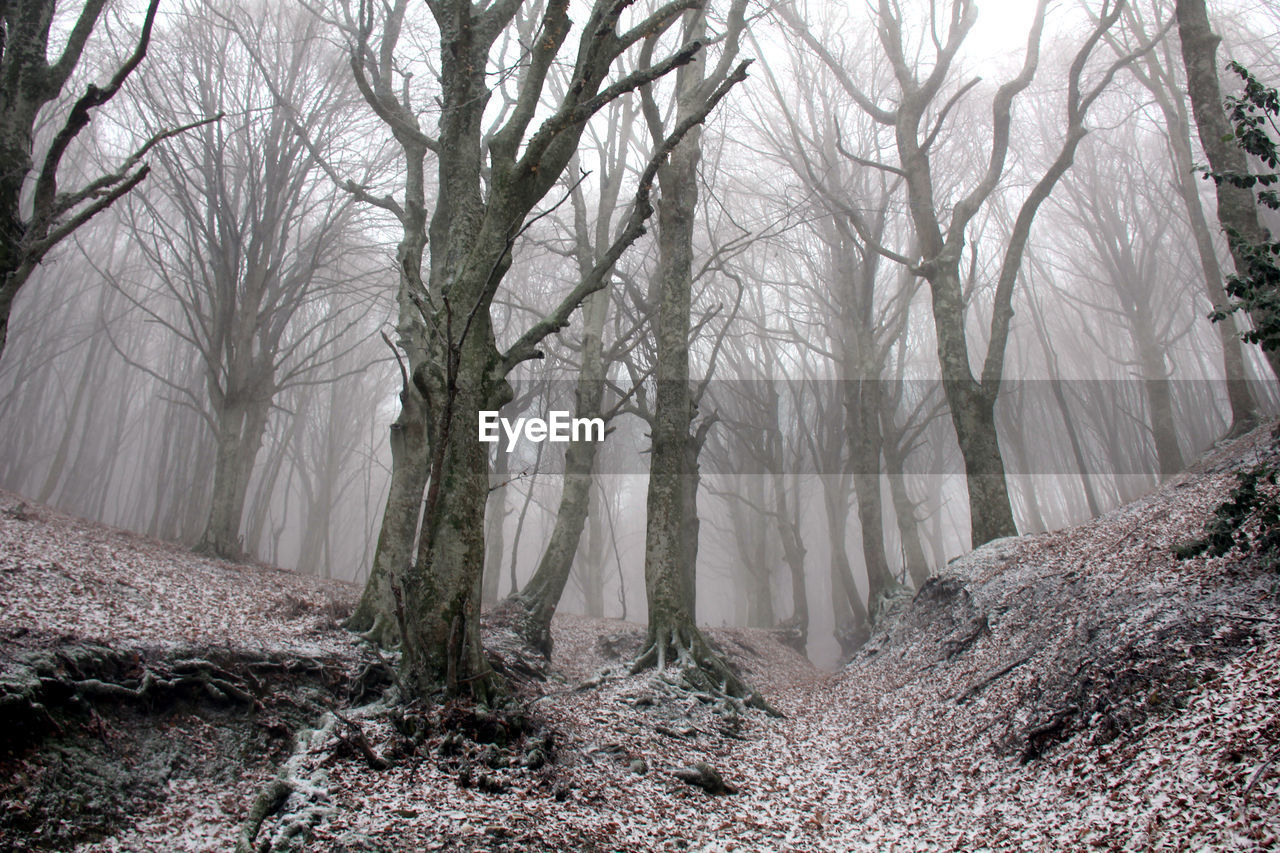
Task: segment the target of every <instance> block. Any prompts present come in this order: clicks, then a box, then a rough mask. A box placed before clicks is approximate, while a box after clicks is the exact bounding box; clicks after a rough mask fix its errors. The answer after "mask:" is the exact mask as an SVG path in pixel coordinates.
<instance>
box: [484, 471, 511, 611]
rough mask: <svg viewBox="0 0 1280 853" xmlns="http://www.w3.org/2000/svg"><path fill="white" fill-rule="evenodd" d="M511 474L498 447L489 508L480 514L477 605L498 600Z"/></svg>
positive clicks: (487, 605) (491, 478)
mask: <svg viewBox="0 0 1280 853" xmlns="http://www.w3.org/2000/svg"><path fill="white" fill-rule="evenodd" d="M510 471H511V455H510V454H509V453H507V451H506V449H505V448H503V447H501V446H499V447H498V453H497V456H496V457H495V459H494V463H493V475H492V476H491V477H490V480H491V481H492V482H491V483H490V484H489V505H488V508H487V509H486V510H485V514H484V581H483V583H482V584H481V587H480V590H481V592H480V602H481V604H482V605H483V606H485V607H490V606H492V605H494V604H496V603H497V601H498V586H499V585H500V584H501V582H502V555H503V553H504V552H505V549H506V540H507V536H506V532H507V524H506V522H507V478H508V476H509V473H510Z"/></svg>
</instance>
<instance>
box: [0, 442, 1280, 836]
mask: <svg viewBox="0 0 1280 853" xmlns="http://www.w3.org/2000/svg"><path fill="white" fill-rule="evenodd" d="M1274 452H1275V451H1274V447H1273V441H1272V439H1271V438H1270V432H1269V428H1268V429H1264V430H1259V431H1256V432H1255V433H1253V434H1251V435H1250V436H1248V437H1246V438H1245V439H1243V440H1241V441H1240V442H1237V443H1235V444H1233V445H1232V446H1230V447H1228V448H1225V449H1222V450H1219V451H1217V452H1215V453H1214V454H1211V455H1210V456H1209V457H1208V458H1206V459H1205V460H1203V461H1202V462H1201V463H1200V464H1199V465H1197V466H1196V467H1195V468H1194V469H1193V470H1192V471H1190V472H1188V473H1187V474H1185V475H1183V476H1181V477H1179V478H1177V479H1176V480H1174V481H1172V482H1169V483H1167V484H1166V485H1165V486H1163V487H1162V488H1161V489H1159V490H1158V491H1156V492H1154V493H1152V494H1151V495H1148V496H1147V497H1145V498H1143V499H1141V500H1139V501H1137V502H1135V503H1133V504H1131V505H1129V506H1126V507H1123V508H1121V509H1119V510H1116V511H1115V512H1112V513H1109V514H1107V515H1106V516H1104V517H1102V518H1099V519H1096V520H1094V521H1093V522H1090V523H1088V524H1085V525H1082V526H1079V527H1076V528H1072V529H1069V530H1064V531H1058V532H1055V533H1049V534H1043V535H1038V536H1029V537H1021V538H1018V539H1012V540H1003V541H1000V542H996V543H992V544H990V545H988V546H987V547H985V548H982V549H979V550H978V551H976V552H974V553H973V554H970V555H968V556H966V557H964V558H961V559H960V560H957V561H954V562H953V563H952V564H951V565H950V566H948V567H946V568H945V569H944V570H943V571H942V572H940V573H939V575H938V576H937V577H935V578H934V579H932V580H931V581H930V582H929V583H928V584H927V585H926V586H925V588H924V589H922V590H921V591H920V593H919V594H917V595H916V596H915V597H914V599H912V600H911V601H910V602H909V603H908V604H906V605H905V606H904V607H903V609H902V610H901V611H900V612H899V613H897V614H896V615H895V616H894V617H893V618H892V619H891V620H890V621H889V622H888V624H887V627H886V628H885V629H884V630H882V631H881V632H880V633H879V634H877V635H876V636H874V637H873V638H872V640H871V642H870V643H869V644H868V646H867V647H866V648H865V649H864V650H863V651H862V652H861V653H860V654H859V656H858V657H857V658H856V659H855V660H854V661H853V662H852V663H851V664H850V665H849V666H848V667H846V668H845V669H844V670H842V671H841V672H839V673H837V674H835V675H826V674H821V673H818V672H816V671H814V670H813V669H812V668H811V667H809V666H808V664H807V663H806V662H805V661H803V660H802V659H801V658H799V657H798V656H797V655H795V653H794V652H791V651H790V650H789V649H787V648H786V647H785V646H784V645H783V644H781V643H780V642H778V641H777V640H776V638H774V637H772V636H771V635H770V634H769V633H768V632H764V631H745V630H719V631H713V632H712V633H713V635H714V637H715V639H716V641H717V642H718V643H719V645H720V646H721V648H722V649H723V650H724V651H725V653H726V654H727V655H729V657H730V658H731V659H732V660H733V661H734V662H735V664H736V665H737V666H739V667H740V668H741V669H742V670H743V671H744V673H745V674H746V675H747V676H748V678H749V679H751V681H752V682H753V683H754V684H755V685H756V686H758V687H759V688H761V689H762V690H764V691H765V692H766V693H767V694H768V696H769V698H770V700H771V701H772V702H773V704H774V705H775V706H777V707H778V708H780V709H781V710H782V711H783V712H784V713H785V714H786V717H785V718H782V719H778V718H770V717H766V716H764V715H763V714H760V713H759V712H754V711H753V712H743V711H741V709H739V708H736V707H734V706H733V705H731V704H729V703H726V702H725V701H723V700H720V699H717V698H716V697H713V696H708V695H697V694H690V693H688V692H686V691H682V690H681V689H679V687H678V686H677V683H678V680H679V679H678V673H674V672H669V673H666V674H665V675H666V677H657V676H654V675H653V674H642V675H638V676H629V675H626V674H625V672H626V667H625V664H626V661H627V660H628V659H629V657H630V655H632V654H634V651H635V650H636V648H637V647H638V645H639V642H640V636H641V630H642V629H641V628H640V627H639V626H635V625H629V624H626V623H619V622H613V621H608V620H591V619H584V618H576V617H566V618H559V619H558V620H557V623H556V625H555V626H554V633H555V639H556V655H555V659H554V661H553V677H552V678H551V679H550V680H548V681H546V682H537V683H529V684H524V685H522V686H521V688H520V696H521V699H522V703H521V704H519V705H512V706H511V707H510V708H507V709H495V710H493V711H490V710H486V709H475V708H468V707H465V706H460V705H456V704H455V705H447V706H444V707H443V708H425V707H409V708H400V709H393V710H388V707H387V706H386V705H384V704H381V703H380V702H378V701H377V700H378V696H380V695H381V691H382V690H383V689H384V688H386V686H387V682H388V676H387V674H386V672H385V668H383V667H382V666H381V662H380V661H379V660H378V659H377V658H376V657H375V656H373V654H372V653H371V652H370V651H368V650H367V649H366V648H364V647H362V646H361V644H359V643H357V642H356V641H355V640H353V639H352V638H351V637H350V636H349V635H347V634H345V632H342V631H341V630H340V629H338V628H337V627H336V624H335V622H334V618H335V617H336V616H337V615H340V613H341V611H342V608H343V607H344V606H349V600H350V596H351V594H352V592H353V590H351V588H349V587H345V586H343V585H336V584H321V583H318V582H315V581H312V580H309V579H306V578H301V577H299V576H296V575H291V574H290V573H280V572H277V571H276V570H271V569H266V568H255V567H236V566H230V565H228V564H224V563H217V562H215V561H206V560H201V559H200V558H196V557H192V556H191V555H190V554H185V553H183V552H181V551H177V550H175V549H171V548H169V547H168V546H163V545H161V544H160V543H154V542H151V541H149V540H142V539H139V538H138V537H132V536H130V535H129V534H123V533H119V532H116V531H110V530H107V529H106V528H100V527H98V526H96V525H86V524H84V523H83V522H76V521H74V520H72V519H66V518H65V517H62V516H59V515H58V514H56V513H53V512H51V511H47V510H44V509H37V510H36V511H35V514H34V517H31V516H28V517H27V518H26V520H23V519H22V518H14V517H9V516H0V596H3V598H4V601H5V602H6V607H5V610H4V613H3V615H0V640H2V641H3V644H2V645H0V652H2V653H3V659H4V681H3V683H2V684H0V687H3V691H0V692H3V695H2V696H0V699H3V700H4V704H2V705H0V707H3V708H4V709H6V710H5V713H6V714H7V715H9V717H10V723H12V722H13V721H14V720H17V721H18V722H20V723H21V724H22V725H23V726H25V729H24V731H26V732H27V737H26V739H25V740H22V741H21V742H15V741H13V740H12V739H10V740H9V741H7V744H8V746H7V749H8V753H7V754H6V755H5V756H4V757H3V760H0V792H2V793H3V796H4V806H3V808H4V811H3V812H0V833H3V834H0V846H3V844H4V843H7V844H9V845H10V846H12V847H15V848H17V849H25V848H33V849H73V848H74V849H79V850H85V851H88V850H157V851H159V850H226V849H230V848H231V847H233V846H234V843H235V838H236V835H237V833H238V832H240V831H241V828H242V827H244V826H245V825H246V820H247V819H248V818H249V816H250V811H251V807H252V806H255V805H258V804H263V805H264V808H263V809H262V811H264V812H266V816H265V820H264V821H263V822H262V824H261V827H260V828H259V827H258V826H257V825H256V823H255V825H254V827H253V829H254V831H253V833H252V834H253V835H254V837H255V843H254V844H255V849H276V850H317V851H357V850H359V851H398V850H418V849H422V850H456V851H464V850H465V851H471V850H485V851H513V853H514V851H544V850H546V851H549V850H557V851H597V850H598V851H620V850H621V851H644V850H672V851H677V850H680V851H684V850H700V851H708V853H710V851H730V850H736V851H755V850H771V851H772V850H776V851H818V850H827V851H844V850H893V849H900V850H926V849H937V850H951V849H964V850H978V849H999V850H1034V849H1052V850H1056V849H1080V848H1087V847H1099V848H1103V849H1117V850H1120V849H1134V850H1149V849H1168V850H1185V849H1205V848H1209V849H1244V850H1256V849H1272V848H1276V847H1280V798H1278V797H1277V794H1280V762H1278V761H1277V757H1278V756H1280V613H1277V610H1278V608H1277V575H1276V574H1275V573H1274V571H1273V570H1271V569H1270V568H1268V567H1267V566H1266V565H1264V564H1263V561H1261V560H1259V559H1256V558H1254V557H1244V558H1242V557H1241V556H1240V555H1239V554H1231V555H1228V556H1227V557H1223V558H1217V559H1206V558H1196V559H1193V560H1187V561H1181V560H1178V559H1177V558H1175V557H1174V555H1173V553H1172V549H1173V547H1174V546H1175V545H1176V544H1178V543H1180V542H1183V541H1185V540H1186V539H1189V538H1191V537H1193V536H1195V535H1197V534H1198V533H1199V532H1200V531H1201V529H1202V528H1203V525H1204V523H1205V521H1206V520H1207V519H1208V517H1209V515H1210V514H1211V511H1212V508H1213V507H1214V506H1215V505H1216V504H1217V503H1218V502H1219V501H1220V500H1221V498H1222V497H1223V495H1224V494H1225V493H1226V491H1227V490H1228V489H1229V488H1230V486H1231V485H1232V483H1233V480H1234V477H1233V472H1234V470H1236V469H1237V468H1239V467H1241V466H1243V465H1247V464H1250V463H1252V462H1253V461H1255V460H1256V459H1257V458H1259V457H1260V456H1265V455H1270V454H1273V453H1274ZM16 500H17V499H16V497H13V496H7V495H4V496H0V505H3V506H5V507H10V508H11V507H12V506H13V505H14V504H15V503H16ZM10 515H13V514H10ZM16 515H18V516H22V515H24V514H23V513H17V514H16ZM117 599H119V600H118V601H117ZM343 602H347V604H346V605H344V603H343ZM85 649H89V650H90V651H85ZM95 650H96V651H95ZM104 650H109V651H104ZM130 656H132V657H130ZM192 660H196V661H199V662H202V663H205V664H208V666H206V667H205V668H203V669H202V668H200V667H199V666H196V667H195V668H194V669H192V665H191V664H190V661H192ZM95 661H96V663H95ZM104 661H106V662H107V663H104ZM184 661H186V663H183V662H184ZM290 661H294V662H295V664H296V662H305V665H295V666H294V670H295V671H294V672H293V673H292V675H291V676H290V677H289V678H285V677H284V676H285V673H284V669H285V668H286V666H288V665H289V663H288V662H290ZM42 666H43V667H44V669H43V670H42V669H41V667H42ZM95 666H96V667H97V671H96V674H93V673H89V672H80V671H78V668H86V669H92V668H93V667H95ZM183 666H186V667H187V669H185V670H184V669H183V668H182V667H183ZM69 670H75V671H74V672H71V673H70V675H69V674H68V671H69ZM146 672H153V673H158V675H155V676H154V677H153V678H152V681H151V682H150V683H151V684H153V685H155V684H162V683H163V684H169V685H171V689H172V695H169V694H165V696H164V701H160V698H161V697H160V694H158V693H151V694H148V699H147V701H146V702H141V701H134V700H135V699H136V698H139V697H138V696H136V695H135V694H139V695H140V693H141V691H142V687H143V686H144V684H145V683H146V682H145V679H146ZM184 672H194V673H196V674H197V675H198V676H200V677H199V678H195V679H194V680H191V678H190V677H189V676H184V675H183V673H184ZM33 673H34V675H33ZM255 673H256V675H255ZM307 673H310V675H308V674H307ZM184 677H187V678H188V680H187V681H185V682H184V681H183V680H182V679H183V678H184ZM33 679H34V682H33ZM273 679H274V680H273ZM91 682H98V683H110V684H112V685H114V686H121V685H124V686H126V687H128V688H129V689H130V690H133V691H134V693H132V694H129V695H125V696H122V695H121V694H119V693H118V692H115V693H112V691H110V690H99V689H97V688H92V689H90V688H88V687H85V686H84V685H86V684H90V683H91ZM33 683H34V684H35V685H36V686H35V687H34V688H32V687H31V685H32V684H33ZM24 684H25V685H27V689H28V692H27V693H26V694H23V693H22V692H21V690H19V689H18V688H19V687H21V686H22V685H24ZM77 685H79V686H77ZM210 685H212V686H214V690H213V691H212V692H211V691H209V690H208V689H207V688H208V687H209V686H210ZM217 685H222V687H223V688H226V689H221V688H219V687H218V686H217ZM157 689H158V688H157ZM32 690H36V691H43V692H42V693H40V696H41V698H42V704H43V705H44V706H46V707H48V708H50V709H51V714H50V721H49V723H48V724H47V725H43V726H39V725H36V724H35V723H33V722H32V720H33V719H34V718H33V716H32V713H31V712H30V710H29V707H28V706H24V705H22V704H21V703H20V701H19V699H16V698H14V697H19V696H24V695H25V696H26V697H27V698H28V699H29V698H30V696H31V695H32V693H31V691H32ZM59 690H61V691H63V693H61V694H60V693H59V692H58V691H59ZM184 690H185V692H183V691H184ZM67 691H70V692H71V696H70V698H68V696H67V695H64V694H66V692H67ZM236 691H239V692H240V693H242V694H243V695H244V698H246V699H248V700H249V701H237V700H236V695H237V693H236ZM220 694H221V699H219V695H220ZM59 697H61V698H59ZM77 697H78V699H77ZM73 699H74V700H76V701H73ZM55 700H56V701H55ZM77 702H79V704H77ZM82 706H83V707H82ZM327 709H330V710H334V711H337V713H338V714H340V715H341V717H338V716H335V715H334V714H332V713H327ZM19 711H22V712H23V713H19ZM24 714H25V715H24ZM298 728H302V732H301V734H302V737H300V738H299V739H297V740H292V739H291V738H290V737H289V736H287V735H288V734H289V733H290V732H291V731H292V730H294V729H298ZM140 741H145V743H144V744H142V745H141V747H140V746H139V742H140ZM166 744H169V745H170V748H169V749H168V751H166V750H165V745H166ZM174 744H183V746H174ZM91 747H92V748H91ZM130 749H133V750H135V752H134V753H133V754H134V755H136V756H144V757H146V760H145V761H144V760H142V759H141V758H139V759H138V761H137V762H136V763H139V764H145V765H146V767H145V768H141V769H138V770H137V771H136V772H133V773H132V775H129V776H128V778H129V779H130V780H132V783H133V784H134V785H135V787H136V788H137V790H136V791H134V790H133V789H130V792H128V793H127V795H122V796H119V797H116V798H115V800H113V801H112V802H110V803H106V804H105V805H104V804H102V803H98V802H97V801H94V800H93V799H92V797H93V795H92V792H91V791H89V790H88V788H90V787H92V786H89V785H88V784H87V783H86V784H85V785H82V786H81V788H82V789H83V790H80V789H78V790H80V793H79V794H77V797H78V799H79V800H87V801H89V802H90V805H92V806H94V807H95V808H98V812H97V813H100V814H101V815H102V818H101V820H99V821H98V822H97V823H96V824H93V825H90V826H86V825H85V824H84V822H83V821H82V822H80V823H76V822H75V820H74V819H73V818H72V817H71V816H69V815H67V814H62V813H58V812H57V811H56V809H54V807H53V806H52V805H50V802H49V800H50V798H51V794H52V793H55V792H56V791H57V790H58V786H59V785H65V784H68V780H69V779H71V778H72V777H73V776H76V772H75V769H74V767H72V769H71V771H70V772H69V771H68V766H69V764H71V763H74V762H75V761H80V760H84V757H85V755H86V754H88V755H89V759H88V760H89V761H90V763H91V765H92V766H94V767H96V768H98V771H99V775H101V774H102V770H101V765H102V764H103V763H104V762H103V756H109V755H113V754H114V755H117V756H124V755H128V754H129V753H128V750H130ZM139 749H140V751H138V750H139ZM157 756H160V757H164V756H167V758H166V759H165V760H163V761H162V760H160V758H157ZM196 756H202V757H199V758H197V757H196ZM216 756H220V757H219V758H215V757H216ZM95 762H96V763H95ZM166 762H167V763H166ZM124 763H126V764H127V763H128V761H125V762H124ZM699 763H702V764H704V765H706V766H709V767H711V768H714V770H715V771H717V772H718V773H719V775H720V776H721V777H722V780H723V783H724V785H725V786H726V787H727V788H729V789H731V790H732V792H731V793H728V792H726V793H721V794H718V795H712V794H709V793H707V792H706V791H705V790H703V788H702V787H697V786H694V785H691V784H688V783H687V781H685V779H692V778H694V777H695V776H697V775H698V774H694V773H690V772H688V771H689V769H690V768H693V767H695V766H697V765H698V764H699ZM157 765H162V766H160V769H159V770H157V769H156V767H157ZM147 768H150V769H147ZM279 768H283V770H280V769H279ZM278 773H279V774H280V775H278V776H277V774H278ZM79 775H80V776H83V775H84V774H79ZM126 775H127V774H126ZM681 777H685V778H681ZM273 778H277V779H279V780H280V782H281V784H280V785H277V786H275V787H273V785H272V784H271V780H272V779H273ZM707 779H708V777H707V776H706V774H705V772H703V775H702V776H701V779H700V780H701V781H702V782H704V783H706V782H707ZM109 781H110V780H109V779H108V780H104V782H103V784H107V783H109ZM99 787H101V785H99ZM710 787H713V788H714V787H716V786H714V785H711V786H710ZM273 791H274V792H275V793H274V794H272V792H273ZM264 792H265V793H267V794H269V795H270V796H267V797H266V798H265V799H264V798H263V797H262V796H260V795H261V794H263V793H264ZM35 794H41V795H42V796H43V797H44V798H43V799H40V798H38V797H36V798H35V799H33V796H34V795H35ZM32 802H34V803H36V805H35V806H33V805H31V803H32ZM95 804H96V805H95ZM33 809H34V810H33ZM40 809H44V811H43V812H40V813H39V814H37V812H39V810H40ZM37 818H41V819H42V820H43V821H44V823H43V824H38V823H37V822H36V819H37ZM50 820H59V821H63V822H64V824H65V827H64V828H65V832H63V833H62V834H61V835H58V834H56V833H53V832H51V831H50V830H49V826H48V824H49V821H50ZM69 841H70V842H74V844H70V843H68V842H69ZM59 845H62V846H59ZM263 845H265V847H264V846H263Z"/></svg>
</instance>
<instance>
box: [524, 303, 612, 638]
mask: <svg viewBox="0 0 1280 853" xmlns="http://www.w3.org/2000/svg"><path fill="white" fill-rule="evenodd" d="M608 309H609V292H608V290H600V291H597V292H596V293H594V294H592V296H591V298H590V299H589V300H588V301H587V304H586V309H585V311H584V316H583V335H582V356H581V357H582V363H581V367H580V371H579V374H578V384H577V388H576V390H575V392H574V394H575V396H576V398H577V399H576V405H575V410H576V417H579V418H598V417H600V403H601V400H602V399H603V398H604V376H605V364H604V321H605V316H606V314H607V313H608ZM599 447H600V445H599V444H598V443H596V442H593V441H574V442H571V443H570V444H569V447H568V449H567V450H566V451H565V460H564V486H563V490H562V491H561V493H560V506H559V508H558V509H557V510H556V521H555V527H554V528H553V529H552V531H551V539H550V541H548V542H547V547H546V549H545V550H544V551H543V552H542V559H541V560H540V561H539V562H538V568H537V570H536V571H535V572H534V573H533V577H532V578H530V579H529V582H528V583H526V584H525V586H524V589H522V590H521V591H520V594H519V595H518V596H516V597H515V599H514V603H516V604H518V605H519V606H521V607H523V608H524V610H525V618H524V619H523V620H522V626H521V627H522V631H523V632H524V635H525V639H526V640H527V641H528V642H529V643H531V644H532V645H533V646H534V647H535V648H537V649H539V650H541V651H542V653H543V654H544V655H546V656H547V658H548V659H550V657H551V619H552V617H553V616H555V612H556V607H557V606H559V604H560V597H561V596H562V595H563V594H564V588H565V585H566V584H567V583H568V582H569V573H570V572H571V570H572V569H573V561H574V557H575V556H576V555H577V553H578V546H579V545H580V544H581V541H582V528H583V526H584V525H585V524H586V520H587V513H588V511H589V510H590V507H591V490H592V488H593V487H594V486H595V477H594V475H593V473H592V471H593V469H594V467H595V460H596V452H597V451H598V450H599Z"/></svg>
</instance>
